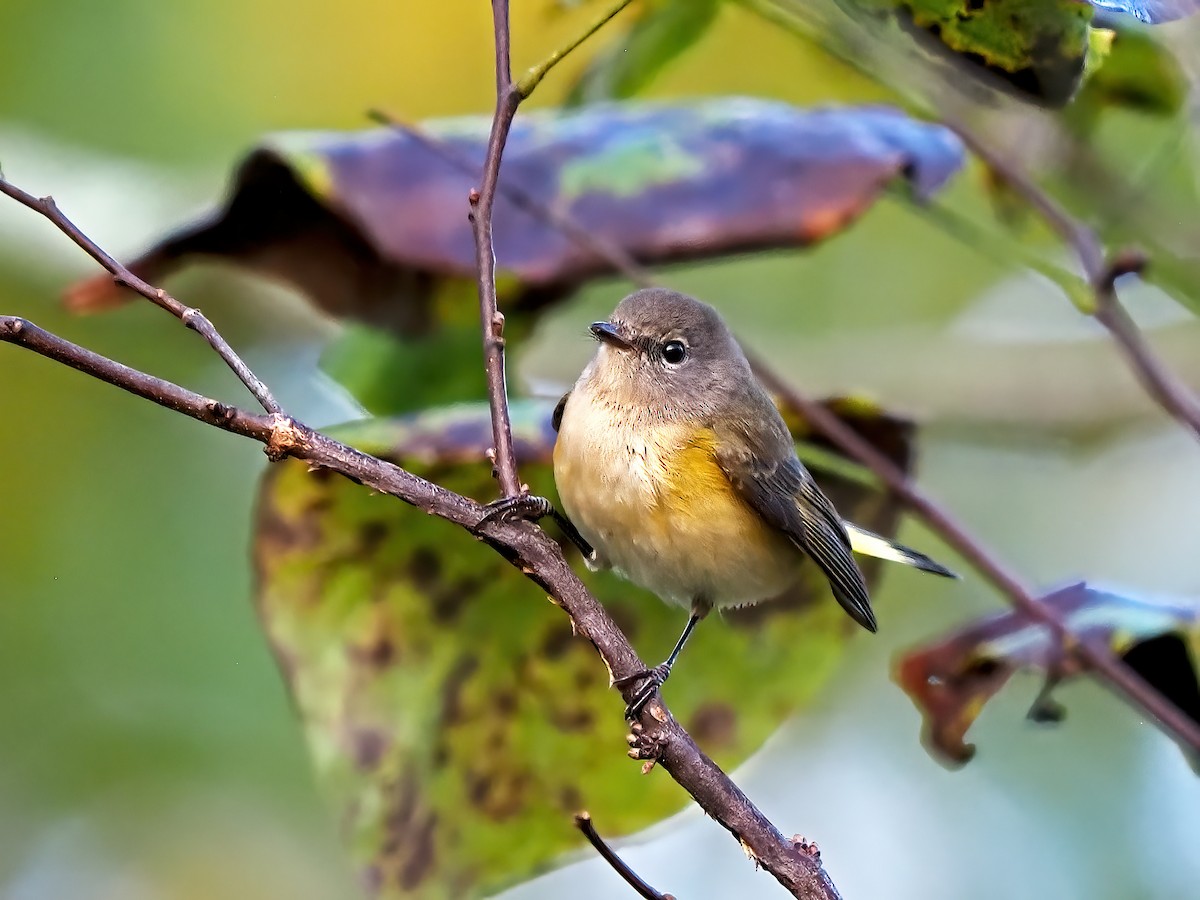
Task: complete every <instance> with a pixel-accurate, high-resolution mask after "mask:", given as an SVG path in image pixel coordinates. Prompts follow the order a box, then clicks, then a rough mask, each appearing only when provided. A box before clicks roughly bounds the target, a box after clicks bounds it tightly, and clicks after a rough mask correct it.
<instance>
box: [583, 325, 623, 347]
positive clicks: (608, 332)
mask: <svg viewBox="0 0 1200 900" xmlns="http://www.w3.org/2000/svg"><path fill="white" fill-rule="evenodd" d="M591 332H592V335H593V336H594V337H595V338H596V340H598V341H603V342H604V343H605V344H611V345H612V346H613V347H616V348H617V349H618V350H632V349H633V345H632V344H631V343H629V341H627V340H625V337H624V335H622V334H621V330H620V329H619V328H617V326H616V325H614V324H613V323H612V322H593V323H592V324H591Z"/></svg>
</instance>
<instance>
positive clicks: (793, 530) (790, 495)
mask: <svg viewBox="0 0 1200 900" xmlns="http://www.w3.org/2000/svg"><path fill="white" fill-rule="evenodd" d="M780 427H782V422H781V423H780ZM724 437H725V438H726V439H725V440H722V439H721V438H722V436H721V435H718V441H717V453H716V455H717V464H718V465H719V466H720V467H721V470H722V471H723V472H724V473H725V477H726V478H728V479H729V482H730V484H732V485H733V486H734V488H735V489H736V490H737V492H738V494H739V495H740V496H741V498H742V499H743V500H745V501H746V503H748V504H749V505H750V507H751V508H752V509H754V511H755V512H757V513H758V514H759V515H760V516H761V517H762V518H763V519H764V520H765V521H766V522H768V523H769V524H770V525H772V526H773V527H775V528H778V529H779V530H780V531H782V532H783V533H784V534H785V535H787V537H788V538H789V539H790V540H791V542H792V543H793V544H795V545H796V547H798V548H799V549H800V550H802V551H803V552H804V553H806V554H807V555H808V556H809V557H811V558H812V560H813V562H815V563H816V564H817V565H818V566H819V567H820V569H821V571H822V572H824V573H825V577H827V578H828V579H829V585H830V587H831V588H832V589H833V595H834V597H836V598H837V601H838V603H840V604H841V605H842V608H843V609H844V610H846V612H847V613H849V614H850V617H851V618H852V619H854V621H856V622H858V624H860V625H862V626H863V628H866V629H867V630H868V631H875V630H876V625H875V614H874V613H873V612H872V611H871V600H870V597H869V596H868V595H867V584H866V581H864V580H863V576H862V572H860V571H859V569H858V564H857V563H856V562H855V561H854V554H853V553H852V552H851V546H850V538H849V536H848V535H847V534H846V529H845V528H844V527H843V525H842V520H841V517H840V516H838V514H837V510H835V509H834V508H833V504H832V503H831V502H830V501H829V498H828V497H826V496H825V495H824V494H823V493H822V492H821V489H820V488H819V487H817V483H816V482H815V481H813V478H812V476H811V475H809V474H808V470H806V469H805V468H804V466H803V464H802V463H801V462H800V460H799V459H798V458H797V457H796V453H795V449H794V448H793V447H792V445H791V442H790V440H788V439H784V440H782V441H781V440H779V439H777V438H776V436H775V435H774V434H773V433H771V434H767V435H763V436H761V438H762V439H761V440H757V441H756V440H755V437H759V436H755V435H747V434H746V433H744V432H743V433H741V434H737V435H725V436H724ZM759 443H761V444H762V445H764V446H761V447H756V446H755V445H756V444H759Z"/></svg>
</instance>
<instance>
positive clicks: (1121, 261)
mask: <svg viewBox="0 0 1200 900" xmlns="http://www.w3.org/2000/svg"><path fill="white" fill-rule="evenodd" d="M942 121H943V122H944V124H945V125H946V127H947V128H950V129H951V130H952V131H954V132H955V133H956V134H957V135H958V136H959V137H960V138H961V139H962V142H963V143H964V144H966V146H967V147H968V148H969V149H970V150H971V152H972V153H974V154H975V156H976V157H978V158H979V159H980V160H981V161H982V162H983V163H984V164H985V165H987V166H988V168H990V169H992V171H994V172H995V173H996V174H997V175H999V176H1000V177H1001V178H1003V179H1004V181H1005V182H1006V183H1007V184H1008V185H1009V187H1011V188H1012V189H1013V190H1014V191H1015V192H1016V193H1018V194H1020V195H1021V196H1022V197H1024V198H1025V201H1026V202H1027V203H1028V204H1029V205H1030V206H1032V207H1033V208H1034V210H1036V211H1037V213H1038V215H1040V216H1041V218H1042V219H1043V221H1045V223H1046V224H1047V225H1048V226H1050V228H1051V229H1053V230H1054V231H1055V232H1056V233H1057V234H1058V235H1059V237H1061V238H1062V240H1063V241H1064V242H1066V243H1067V244H1068V245H1069V246H1070V247H1071V248H1072V250H1074V252H1075V255H1076V256H1077V257H1078V258H1079V263H1080V265H1081V266H1083V271H1084V274H1085V276H1086V277H1087V280H1088V283H1089V285H1090V286H1091V290H1092V298H1093V304H1092V309H1091V310H1090V312H1091V315H1092V317H1093V318H1094V319H1095V320H1096V321H1097V322H1099V323H1100V324H1101V325H1103V326H1104V327H1105V328H1106V329H1108V332H1109V334H1111V335H1112V338H1113V340H1114V341H1115V342H1116V344H1117V347H1118V349H1119V350H1120V351H1121V354H1122V355H1123V356H1124V357H1125V361H1126V362H1127V363H1128V364H1129V367H1130V368H1131V369H1132V370H1133V373H1134V375H1135V376H1136V377H1137V379H1138V381H1139V382H1140V383H1141V385H1142V387H1143V388H1145V390H1146V393H1148V394H1149V395H1150V397H1151V398H1152V399H1153V400H1154V401H1155V402H1156V403H1157V404H1158V405H1159V406H1161V407H1162V408H1163V409H1164V410H1165V411H1166V412H1167V413H1168V414H1169V415H1170V416H1172V417H1173V418H1175V419H1176V420H1177V421H1179V422H1180V423H1181V424H1183V425H1185V426H1186V427H1187V428H1189V429H1191V431H1192V433H1193V434H1194V435H1195V436H1196V437H1198V438H1200V399H1198V398H1197V397H1196V395H1195V394H1193V393H1192V392H1191V390H1190V389H1189V388H1188V387H1187V385H1186V384H1184V383H1183V382H1182V381H1181V380H1180V379H1179V378H1178V377H1177V376H1176V375H1175V374H1174V373H1173V372H1172V371H1171V370H1170V369H1169V368H1167V366H1166V364H1165V363H1164V362H1163V361H1162V360H1160V359H1159V358H1158V356H1157V354H1155V352H1154V349H1153V348H1152V347H1151V346H1150V344H1149V342H1147V341H1146V338H1145V336H1144V335H1143V334H1142V333H1141V331H1140V330H1139V329H1138V327H1137V325H1136V324H1135V323H1134V321H1133V319H1132V318H1130V316H1129V313H1128V311H1127V310H1126V309H1125V307H1124V306H1122V305H1121V301H1120V299H1119V298H1118V297H1117V290H1116V280H1117V279H1118V278H1119V277H1121V276H1122V275H1127V274H1130V273H1134V272H1139V271H1141V270H1142V269H1143V268H1144V267H1145V265H1146V263H1147V260H1146V259H1145V257H1143V256H1142V255H1141V254H1139V253H1136V252H1132V251H1122V252H1118V253H1116V254H1113V255H1111V256H1110V255H1108V254H1106V253H1105V251H1104V246H1103V244H1102V243H1101V242H1100V238H1099V237H1098V236H1097V235H1096V232H1095V231H1093V230H1092V229H1091V228H1088V227H1087V226H1086V225H1084V224H1083V222H1081V221H1079V220H1078V219H1076V218H1075V217H1074V216H1072V215H1071V214H1070V213H1069V212H1067V210H1066V209H1064V208H1063V207H1062V206H1061V205H1059V204H1058V202H1057V201H1055V200H1054V198H1053V197H1051V196H1050V195H1049V194H1047V193H1046V192H1045V191H1044V190H1043V189H1042V188H1041V186H1040V185H1038V184H1037V183H1036V182H1035V181H1034V180H1033V179H1032V178H1031V177H1030V176H1029V174H1028V173H1027V172H1025V171H1023V170H1022V169H1021V168H1020V167H1019V166H1018V165H1017V164H1016V163H1014V162H1013V161H1012V160H1010V159H1006V158H1005V157H1004V156H1003V155H1001V154H1000V153H997V152H996V151H995V150H993V149H992V148H991V147H989V146H987V144H986V143H985V142H984V141H983V139H982V138H981V137H980V136H979V135H977V134H975V133H974V132H973V131H972V130H971V129H970V128H968V127H967V126H966V125H965V124H964V123H963V122H961V121H960V120H958V119H957V118H954V117H952V116H945V115H943V117H942Z"/></svg>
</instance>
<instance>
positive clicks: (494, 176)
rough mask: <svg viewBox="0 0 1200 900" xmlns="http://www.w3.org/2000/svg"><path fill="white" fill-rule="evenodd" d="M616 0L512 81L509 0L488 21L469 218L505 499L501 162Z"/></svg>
mask: <svg viewBox="0 0 1200 900" xmlns="http://www.w3.org/2000/svg"><path fill="white" fill-rule="evenodd" d="M630 2H631V0H620V2H618V3H617V4H616V5H614V6H613V7H611V8H610V9H609V11H608V12H607V13H605V14H603V15H602V16H600V17H599V18H598V19H596V20H595V21H594V22H593V23H592V24H591V25H590V26H588V28H587V29H586V30H585V31H584V32H583V33H582V34H581V35H580V36H578V37H577V38H575V39H574V40H572V41H571V42H569V43H568V44H567V45H566V46H564V47H562V48H561V49H559V50H557V51H555V52H554V53H553V54H551V56H550V57H549V58H547V59H546V60H545V61H543V62H542V63H540V64H539V65H537V66H534V67H533V68H531V69H530V70H529V71H528V72H527V73H526V74H525V76H524V77H523V78H522V79H521V80H520V81H519V82H514V81H513V80H512V65H511V62H510V55H511V54H510V47H509V27H508V0H492V25H493V34H494V41H495V53H496V109H495V112H494V113H493V114H492V128H491V132H490V133H489V135H488V143H487V154H486V155H485V157H484V161H483V175H482V180H481V183H480V186H479V187H478V188H474V189H472V190H471V193H470V195H469V197H468V199H469V202H470V207H471V211H470V214H469V218H470V220H471V226H472V229H473V231H474V235H475V266H476V269H477V271H478V276H479V316H480V321H481V323H482V326H483V358H484V370H485V371H486V373H487V385H488V405H489V406H490V407H491V412H492V440H493V442H494V444H495V460H494V462H495V467H496V477H497V478H498V479H499V481H500V492H501V493H502V494H503V495H504V496H506V497H515V496H516V495H518V494H520V493H521V479H520V477H519V476H518V474H517V460H516V454H515V452H514V450H513V438H512V424H511V422H510V420H509V414H508V392H507V388H506V385H505V375H504V315H503V314H502V313H501V312H500V310H499V307H498V304H497V301H496V247H495V242H494V240H493V237H492V210H493V207H494V206H495V203H496V189H497V185H498V184H499V180H500V162H501V159H502V157H503V156H504V145H505V143H507V141H508V132H509V130H510V129H511V128H512V122H513V119H514V118H515V116H516V114H517V107H519V106H520V105H521V101H522V100H524V99H525V98H526V97H528V96H529V95H530V94H531V93H532V92H533V90H534V88H536V87H537V85H538V84H539V83H540V82H541V80H542V78H544V77H545V75H546V73H547V72H549V71H550V70H551V69H552V68H554V67H555V66H556V65H558V63H559V62H561V61H562V60H563V59H564V58H565V57H566V56H567V55H568V54H569V53H570V52H571V51H572V50H574V49H575V48H576V47H578V46H579V45H580V44H582V43H583V42H584V41H585V40H587V38H589V37H590V36H591V35H593V34H595V33H596V31H598V30H599V29H600V27H601V26H602V25H604V23H605V22H607V21H609V20H610V19H611V18H612V17H613V16H615V15H616V14H617V13H619V12H620V11H621V10H622V9H624V8H625V7H626V6H628V5H629V4H630Z"/></svg>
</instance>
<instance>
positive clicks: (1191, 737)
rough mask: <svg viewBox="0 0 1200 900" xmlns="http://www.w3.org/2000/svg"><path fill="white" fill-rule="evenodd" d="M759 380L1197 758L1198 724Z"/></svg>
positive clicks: (930, 504) (803, 408) (840, 438)
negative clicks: (1071, 628)
mask: <svg viewBox="0 0 1200 900" xmlns="http://www.w3.org/2000/svg"><path fill="white" fill-rule="evenodd" d="M751 363H752V365H754V367H755V371H756V372H757V373H758V377H759V378H760V379H761V380H762V382H763V383H764V384H765V385H766V386H767V387H768V388H769V389H770V390H772V391H774V392H775V393H776V394H777V395H778V396H779V397H780V398H782V400H783V401H784V402H785V403H786V404H787V405H789V406H790V407H792V409H794V410H795V411H796V412H797V413H799V414H800V415H801V416H802V417H803V418H804V420H805V421H806V422H807V423H808V424H809V425H811V426H812V427H814V428H816V429H817V430H818V431H820V432H822V433H823V434H825V436H826V437H828V438H829V439H830V440H831V441H833V442H834V443H835V444H837V445H838V446H839V447H841V448H842V449H843V450H845V451H846V452H847V453H849V454H850V455H851V456H852V457H854V458H855V459H857V460H858V461H859V462H860V463H862V464H863V465H864V466H866V467H867V468H868V469H870V470H871V471H872V472H874V473H875V475H876V476H877V477H878V478H879V480H880V481H882V482H883V483H884V484H885V485H887V487H888V488H890V489H891V490H892V492H893V493H895V494H896V496H897V497H899V498H900V499H901V500H903V501H904V502H905V503H906V504H907V505H908V506H909V507H911V508H912V509H913V510H914V511H915V512H916V513H917V514H918V515H920V516H921V518H922V519H924V520H925V522H926V523H927V524H928V525H929V526H930V527H931V528H932V529H933V530H934V531H936V532H937V533H938V534H939V535H941V537H942V539H943V540H945V541H946V543H948V544H949V545H950V546H951V547H953V548H954V549H955V550H957V551H958V552H959V553H960V554H962V556H963V557H964V558H965V559H966V560H967V561H968V562H970V563H971V565H972V566H973V567H974V568H975V569H976V570H977V571H978V572H979V573H980V574H981V575H982V576H983V577H984V578H986V579H987V580H988V581H990V582H991V583H992V585H994V586H995V587H996V589H997V590H999V591H1000V592H1001V593H1003V594H1004V595H1005V596H1006V597H1008V599H1009V600H1010V601H1011V603H1012V605H1013V606H1014V607H1015V608H1017V609H1018V610H1020V611H1021V612H1023V613H1025V615H1027V616H1029V618H1030V619H1032V620H1034V621H1035V622H1040V623H1042V624H1043V625H1045V626H1046V627H1047V628H1049V629H1050V631H1051V632H1052V633H1053V634H1054V636H1055V637H1056V638H1057V639H1058V640H1059V641H1061V642H1062V643H1063V644H1064V645H1066V646H1070V647H1073V648H1074V649H1075V652H1076V653H1077V654H1078V656H1079V657H1080V658H1081V659H1083V660H1085V661H1087V663H1088V664H1089V665H1090V666H1091V667H1092V669H1093V670H1094V671H1095V672H1096V673H1097V674H1098V675H1099V676H1100V677H1101V678H1103V679H1104V680H1105V681H1107V682H1108V684H1109V685H1110V686H1111V687H1113V688H1114V689H1116V691H1117V692H1118V693H1119V694H1121V695H1122V696H1124V697H1125V699H1126V700H1128V701H1129V702H1130V703H1132V704H1133V705H1134V706H1137V707H1140V708H1141V709H1142V710H1144V711H1145V712H1146V713H1148V714H1149V715H1151V716H1152V717H1154V718H1155V719H1156V720H1157V721H1158V723H1159V725H1160V726H1161V727H1162V728H1163V729H1164V730H1165V731H1166V732H1167V733H1168V734H1169V735H1170V736H1171V737H1172V738H1173V739H1174V740H1175V741H1177V742H1178V743H1179V744H1181V745H1182V746H1183V747H1185V748H1190V749H1191V751H1192V752H1193V753H1200V725H1197V724H1196V723H1195V722H1194V721H1192V719H1191V718H1189V717H1188V715H1187V714H1186V713H1185V712H1184V711H1183V710H1182V709H1180V708H1179V707H1178V706H1176V705H1175V704H1174V703H1172V702H1171V701H1170V700H1168V699H1167V698H1166V697H1165V696H1164V695H1163V694H1161V693H1160V692H1159V691H1158V690H1157V689H1156V688H1154V687H1153V686H1151V685H1150V683H1149V682H1147V681H1146V680H1145V679H1144V678H1142V677H1141V676H1140V675H1139V674H1138V673H1137V672H1135V671H1134V670H1133V669H1131V668H1130V667H1129V666H1127V665H1125V664H1124V663H1123V662H1121V660H1119V659H1117V658H1116V657H1115V656H1113V655H1112V654H1111V653H1109V652H1108V650H1107V649H1105V648H1102V647H1095V646H1093V645H1092V644H1090V643H1088V642H1086V641H1081V640H1079V639H1078V638H1077V637H1075V636H1074V635H1073V634H1071V632H1070V631H1069V630H1068V628H1067V627H1066V625H1065V624H1064V623H1063V622H1062V621H1061V620H1060V619H1059V618H1058V616H1057V615H1056V614H1055V612H1054V610H1052V609H1051V608H1050V607H1048V606H1046V604H1044V603H1043V602H1042V601H1041V600H1039V599H1038V598H1037V596H1036V595H1035V594H1034V592H1033V591H1031V590H1030V589H1029V588H1028V587H1026V585H1025V584H1024V583H1023V582H1022V581H1021V579H1020V577H1019V576H1018V575H1016V574H1015V573H1013V572H1012V571H1010V570H1009V569H1008V568H1007V567H1006V566H1005V565H1004V564H1003V563H1002V562H1001V561H1000V560H999V559H997V558H996V557H995V556H993V555H992V554H991V553H990V552H989V551H988V550H987V548H986V547H985V546H984V545H983V544H982V543H981V542H979V541H978V540H976V539H975V538H974V537H973V536H972V535H971V534H970V532H969V531H968V530H967V529H966V527H965V526H964V525H962V523H960V522H959V521H958V520H957V519H955V517H954V516H953V514H952V513H951V512H950V511H949V510H947V509H945V508H944V507H942V506H941V505H940V504H938V503H937V501H935V500H934V499H933V498H931V497H930V496H928V495H927V494H925V493H924V492H922V491H921V490H920V489H919V488H918V487H917V486H916V485H914V484H913V483H912V482H911V481H910V480H909V479H908V476H907V475H906V474H905V473H904V471H903V470H902V469H901V468H900V467H899V466H897V465H896V464H895V463H893V462H892V461H891V460H890V459H888V458H887V457H886V456H885V455H883V454H882V453H880V452H879V451H878V450H876V449H875V448H874V447H873V446H871V444H870V443H869V442H868V441H866V440H865V439H864V438H863V437H862V436H860V435H859V434H858V433H857V432H855V431H854V429H852V428H851V427H850V426H849V425H847V424H846V423H844V422H843V421H842V420H841V419H839V418H838V417H837V416H835V415H834V414H833V413H831V412H830V411H829V410H827V409H826V408H825V407H823V406H821V405H820V404H819V403H814V402H813V401H812V400H810V399H809V398H807V397H805V396H803V395H802V394H800V393H799V392H798V391H796V390H795V389H794V388H792V387H790V386H789V385H788V384H786V383H785V382H783V381H782V380H781V379H780V378H779V377H778V376H777V375H775V374H774V373H772V372H771V371H770V370H768V369H766V368H764V367H763V366H762V365H761V364H759V363H757V362H756V361H754V360H751Z"/></svg>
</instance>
